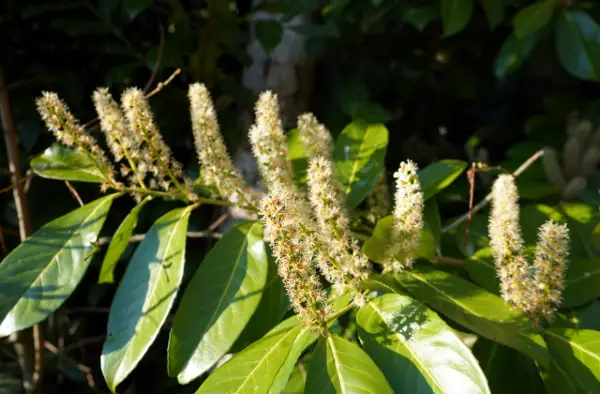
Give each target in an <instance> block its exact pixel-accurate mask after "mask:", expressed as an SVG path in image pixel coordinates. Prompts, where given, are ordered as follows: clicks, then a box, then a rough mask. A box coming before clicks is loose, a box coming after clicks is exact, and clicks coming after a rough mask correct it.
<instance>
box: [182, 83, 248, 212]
mask: <svg viewBox="0 0 600 394" xmlns="http://www.w3.org/2000/svg"><path fill="white" fill-rule="evenodd" d="M188 97H189V99H190V112H191V117H192V129H193V132H194V142H195V144H196V151H197V153H198V159H199V161H200V164H201V165H202V177H203V181H204V183H205V184H208V185H214V186H215V187H216V188H217V190H218V191H219V193H220V194H221V196H223V197H224V198H226V199H228V200H229V201H231V202H238V203H241V204H244V205H252V206H257V205H258V201H255V200H252V195H251V194H250V193H249V192H248V190H247V187H246V184H245V182H244V179H243V178H242V175H241V174H240V172H239V171H238V170H237V169H236V168H235V166H234V165H233V162H232V160H231V157H230V156H229V153H228V152H227V147H226V146H225V142H224V141H223V137H222V135H221V132H220V131H219V123H218V121H217V114H216V111H215V107H214V104H213V101H212V99H211V97H210V93H209V92H208V90H207V89H206V87H205V86H204V85H203V84H200V83H195V84H192V85H190V87H189V91H188ZM248 200H250V201H248Z"/></svg>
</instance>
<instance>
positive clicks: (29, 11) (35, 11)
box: [21, 2, 85, 19]
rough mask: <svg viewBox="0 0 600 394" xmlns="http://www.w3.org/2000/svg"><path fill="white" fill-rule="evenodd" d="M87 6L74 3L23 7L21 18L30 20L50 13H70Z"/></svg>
mask: <svg viewBox="0 0 600 394" xmlns="http://www.w3.org/2000/svg"><path fill="white" fill-rule="evenodd" d="M84 6H85V4H82V3H78V2H73V3H65V4H39V5H28V6H25V7H23V10H22V11H21V18H23V19H28V18H31V17H33V16H37V15H42V14H46V13H48V12H56V11H68V10H73V9H76V8H80V7H84Z"/></svg>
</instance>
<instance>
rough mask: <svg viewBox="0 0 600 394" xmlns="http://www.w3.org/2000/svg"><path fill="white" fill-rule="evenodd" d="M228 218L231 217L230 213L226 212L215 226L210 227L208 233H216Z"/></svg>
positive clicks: (215, 222)
mask: <svg viewBox="0 0 600 394" xmlns="http://www.w3.org/2000/svg"><path fill="white" fill-rule="evenodd" d="M228 217H229V212H225V213H224V214H222V215H221V216H220V217H219V218H218V219H217V220H215V221H214V223H213V224H211V225H210V226H208V228H207V229H206V231H210V232H212V231H215V230H216V229H217V227H219V226H220V225H221V223H223V222H224V221H225V220H226V219H227V218H228Z"/></svg>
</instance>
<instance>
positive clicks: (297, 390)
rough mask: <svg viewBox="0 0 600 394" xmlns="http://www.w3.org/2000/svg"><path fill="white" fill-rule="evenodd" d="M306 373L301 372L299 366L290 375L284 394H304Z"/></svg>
mask: <svg viewBox="0 0 600 394" xmlns="http://www.w3.org/2000/svg"><path fill="white" fill-rule="evenodd" d="M305 375H306V371H302V370H300V368H299V367H298V366H295V367H294V370H293V371H292V373H291V374H290V379H289V380H288V382H287V384H286V385H285V389H284V390H283V394H303V393H304V386H305V385H306V376H305Z"/></svg>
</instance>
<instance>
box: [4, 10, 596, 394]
mask: <svg viewBox="0 0 600 394" xmlns="http://www.w3.org/2000/svg"><path fill="white" fill-rule="evenodd" d="M255 3H256V2H254V3H253V2H252V1H250V0H239V1H237V2H236V1H225V0H206V1H203V0H189V1H185V0H98V1H92V0H83V1H73V0H57V1H47V0H46V1H44V0H27V1H16V0H5V1H3V2H2V3H1V4H0V31H1V37H2V45H1V49H2V50H1V51H0V66H1V67H2V70H3V74H4V79H5V83H6V88H7V89H8V95H9V99H10V106H11V111H12V114H13V116H14V119H15V124H16V131H17V133H18V138H19V149H20V153H21V159H22V166H23V169H24V170H27V169H28V167H29V164H28V163H29V160H30V159H31V158H33V157H35V156H36V155H39V154H41V153H42V152H43V151H44V150H45V149H46V148H47V147H48V146H49V145H50V144H51V143H52V142H53V137H52V136H51V134H50V133H49V132H47V131H46V130H45V129H44V128H43V126H42V123H41V121H40V118H39V116H38V114H37V112H36V109H35V105H34V98H35V97H37V96H38V95H39V94H40V92H41V91H42V90H52V91H56V92H58V93H59V95H60V96H61V97H62V98H63V99H64V100H65V101H66V102H67V103H68V104H69V106H70V107H71V109H72V110H73V112H74V113H75V114H76V115H77V116H78V117H79V118H80V119H81V120H82V122H84V123H85V122H88V121H92V120H93V118H94V116H95V115H94V112H93V107H92V103H91V100H90V94H91V92H92V91H93V90H94V89H95V88H96V87H98V86H107V87H109V88H110V89H111V91H112V92H113V93H115V94H119V93H120V92H121V91H122V90H123V89H124V88H126V87H128V86H132V85H135V86H138V87H142V88H143V87H145V88H147V89H152V88H153V87H154V86H155V85H156V83H158V82H159V81H163V80H165V79H166V78H167V77H168V76H169V75H171V73H172V72H173V71H174V70H175V69H181V74H180V75H178V76H177V77H176V78H175V79H174V80H173V82H171V83H170V84H168V85H167V86H166V87H165V88H164V89H162V91H161V92H160V93H159V94H157V95H156V96H154V97H153V98H152V101H151V103H152V106H153V109H154V111H155V114H156V119H157V122H158V124H159V126H160V128H161V130H162V133H163V135H164V136H165V139H166V141H167V143H168V144H169V145H170V146H171V147H172V149H173V151H174V154H175V156H176V157H177V158H178V159H179V160H181V161H182V162H183V163H187V165H188V171H189V174H190V176H192V177H196V176H197V173H198V165H197V160H196V156H195V152H194V148H193V143H192V135H191V132H190V124H189V113H188V102H187V98H186V90H187V85H188V84H189V83H191V82H193V81H201V82H203V83H205V84H206V85H207V86H208V87H209V89H210V90H211V92H212V94H213V98H214V100H215V102H216V104H217V108H218V110H219V119H220V122H221V127H222V132H223V134H224V135H225V138H226V141H227V143H228V145H229V146H230V149H231V151H232V152H234V151H235V150H236V149H237V148H238V147H239V146H241V145H242V144H243V141H244V139H245V135H246V132H247V130H245V129H244V128H243V127H241V126H240V122H239V119H240V117H241V114H243V113H244V112H247V111H249V110H251V109H252V105H253V103H254V99H255V93H254V92H252V91H251V90H250V89H248V87H247V86H246V85H245V84H244V83H243V81H242V73H243V70H244V69H245V68H247V67H249V66H250V65H251V62H252V58H251V56H249V54H248V52H247V50H246V48H247V45H248V41H249V40H250V39H251V38H250V37H251V36H252V35H251V34H250V32H251V30H252V29H254V36H252V37H256V39H257V40H258V41H259V42H260V44H261V46H262V47H263V48H264V50H265V51H266V52H271V51H272V50H274V49H275V48H276V47H277V45H278V44H279V42H280V40H281V38H282V35H283V32H284V29H291V30H293V31H294V32H295V33H297V34H299V35H301V36H303V37H304V38H305V41H304V46H305V51H306V53H307V55H308V56H309V58H310V60H311V62H312V63H311V64H312V66H311V67H310V70H309V72H308V73H309V74H310V75H309V76H307V77H306V79H304V80H303V84H302V86H300V87H299V89H305V90H307V91H308V92H309V93H308V103H309V104H308V108H309V109H310V110H311V111H312V112H314V113H315V114H316V115H317V117H318V118H319V119H320V120H321V121H322V122H324V123H325V124H326V125H327V126H328V127H329V129H330V130H331V131H332V133H333V134H334V135H336V134H338V133H339V132H340V131H341V130H342V129H343V128H344V126H346V125H347V124H348V123H349V122H351V121H353V120H362V121H365V122H368V123H384V124H385V125H386V126H387V128H388V129H389V131H390V143H389V149H388V154H387V157H386V162H387V167H388V169H389V173H391V171H393V170H394V169H395V168H396V166H397V164H398V162H399V161H400V160H403V159H406V158H411V159H413V160H415V161H417V163H419V164H421V165H425V164H428V163H430V162H433V161H435V160H439V159H447V158H459V159H463V160H469V161H485V162H488V163H489V164H490V165H491V166H498V165H499V166H502V167H503V168H505V169H507V170H514V169H515V168H517V167H518V165H519V164H521V163H522V162H523V161H524V160H526V159H527V158H528V157H529V156H531V155H532V154H533V153H534V152H535V151H537V150H539V149H541V148H544V147H546V146H552V147H554V148H555V149H557V151H558V152H562V146H563V145H564V143H565V141H566V139H567V137H568V135H567V131H566V129H567V126H568V121H569V119H570V117H571V119H572V118H573V117H574V116H579V118H578V119H587V120H589V121H590V122H592V125H596V124H600V119H598V115H599V114H600V112H599V111H598V110H599V104H600V103H599V102H598V100H597V98H598V97H599V93H600V89H599V85H598V83H597V82H598V81H600V4H598V3H597V2H596V1H591V0H590V1H576V0H540V1H530V0H289V1H280V2H278V1H273V2H266V3H262V4H255ZM265 14H268V15H271V16H272V17H269V18H265V19H261V18H260V17H258V15H265ZM300 14H308V15H310V19H307V22H302V23H298V24H295V25H291V26H290V21H293V20H295V19H294V18H295V17H296V16H297V15H300ZM273 16H274V17H273ZM308 21H309V22H308ZM574 114H575V115H574ZM577 114H578V115H577ZM0 145H1V146H0V152H1V153H0V188H1V189H3V191H4V192H3V193H2V194H0V226H1V227H0V228H1V232H0V234H1V235H2V238H1V241H2V242H1V243H2V250H0V253H1V254H2V255H3V256H4V255H6V254H7V252H8V251H9V250H10V249H11V248H13V247H14V246H15V245H17V244H18V242H19V237H18V230H17V227H18V223H17V216H16V211H15V206H14V201H13V196H12V194H11V193H8V192H6V191H5V190H4V189H5V188H10V177H9V175H10V173H9V172H8V163H7V158H6V154H5V152H6V148H5V146H4V141H1V142H0ZM596 173H597V171H596V172H595V173H594V174H592V175H590V176H589V179H588V180H587V184H586V186H585V188H584V190H583V191H581V194H580V197H581V199H582V200H583V201H585V202H586V203H587V204H590V205H593V206H597V205H598V204H599V203H600V201H599V199H598V197H597V196H598V193H597V190H598V189H599V188H600V179H598V176H597V174H596ZM489 181H490V178H489V177H486V174H485V173H482V174H481V176H480V177H478V178H477V182H476V189H475V190H476V199H477V198H478V197H482V196H483V195H485V194H486V193H487V191H488V189H489ZM26 186H27V190H28V192H27V197H28V201H29V205H30V211H31V216H32V221H33V226H34V228H38V227H39V226H41V225H42V224H44V223H46V222H48V221H49V220H51V219H53V218H56V217H58V216H60V215H62V214H64V213H66V212H68V211H70V210H72V209H74V208H76V207H77V202H76V201H75V199H74V198H73V197H72V195H71V193H70V192H69V190H68V188H67V187H66V186H65V184H64V183H62V182H56V181H51V180H45V179H42V178H37V177H33V178H31V179H30V180H28V181H27V184H26ZM76 186H77V191H78V192H79V194H80V195H81V197H82V199H83V200H84V201H91V200H92V199H93V198H95V197H96V196H98V195H99V190H97V187H96V186H94V185H89V184H77V185H76ZM519 187H520V191H521V193H522V197H523V198H524V200H525V202H531V203H532V205H531V206H532V208H530V210H533V211H536V208H535V207H539V206H540V205H535V204H545V203H547V204H555V203H556V202H557V201H560V200H561V199H562V197H561V194H560V190H558V189H557V188H556V187H555V186H553V185H552V184H550V183H549V182H548V181H547V180H546V176H545V174H544V171H543V167H542V164H541V163H540V162H538V163H536V164H535V165H534V166H532V167H531V168H530V169H529V170H528V171H527V172H526V173H525V174H524V176H522V177H521V178H519ZM468 198H469V186H468V183H467V179H466V177H464V179H461V180H459V181H458V182H456V183H455V184H453V185H452V186H451V187H450V188H449V189H448V190H447V191H446V192H445V193H443V194H442V195H440V197H439V199H438V201H439V202H440V210H441V213H442V217H443V218H449V217H452V216H454V215H458V214H461V213H463V212H465V210H466V207H467V202H468ZM128 204H129V205H128ZM152 204H153V205H152V209H150V210H148V213H147V214H146V215H144V216H143V217H141V218H140V223H139V226H138V231H140V232H143V230H144V229H147V228H148V227H149V226H150V224H151V223H153V222H154V220H155V219H157V218H158V217H159V216H160V215H161V214H162V213H164V212H166V209H167V208H166V203H161V202H153V203H152ZM132 206H133V202H127V201H120V202H119V203H118V204H115V208H116V209H115V210H114V211H115V212H116V213H115V214H113V215H111V217H109V219H108V221H107V225H106V226H105V230H104V231H105V232H106V233H107V234H112V231H114V229H115V228H116V226H118V224H119V222H120V220H121V219H122V218H123V217H124V215H125V214H126V213H127V212H129V210H130V209H131V207H132ZM119 207H120V208H119ZM203 209H204V210H203V211H202V215H196V216H195V217H193V220H192V222H191V224H190V229H191V230H192V231H194V230H202V229H205V228H206V227H207V226H208V225H210V224H211V223H212V222H213V221H214V220H215V219H216V218H217V217H219V216H220V213H219V212H213V210H211V209H209V208H203ZM542 210H543V209H542ZM538 211H539V209H538ZM584 211H585V212H584ZM595 211H596V209H595V208H594V210H593V211H592V210H590V209H588V210H585V209H583V211H582V210H579V211H578V212H579V214H574V215H573V216H574V217H575V216H577V215H579V216H577V217H578V218H580V219H581V217H582V216H581V215H584V216H586V215H587V216H586V218H584V219H581V220H585V224H586V226H592V227H593V225H594V220H595V219H593V216H594V214H593V212H595ZM536 212H537V211H536ZM581 212H584V213H581ZM478 223H480V224H481V223H483V225H478ZM532 226H533V225H532ZM532 228H536V227H532ZM485 231H486V229H485V220H484V219H482V218H478V217H475V218H474V220H473V230H472V234H474V235H473V236H472V241H471V242H473V243H477V242H478V234H482V236H484V235H483V234H484V233H485ZM210 242H211V241H210V240H198V241H194V242H190V243H189V246H188V252H187V253H188V261H190V262H191V264H187V266H186V267H187V268H186V271H189V273H188V276H187V278H188V279H189V274H191V273H192V272H194V271H195V269H196V267H197V264H198V263H199V262H200V261H201V260H202V256H203V255H204V254H205V252H206V251H207V250H208V249H209V247H210V245H211V244H210ZM481 246H483V245H481ZM131 249H132V250H133V247H132V248H131ZM132 250H131V251H132ZM131 251H129V255H127V254H126V255H125V256H124V257H123V259H124V260H125V259H128V258H129V257H130V254H131ZM96 260H98V261H96ZM99 261H100V259H98V258H96V259H95V260H94V262H93V263H92V264H93V265H92V269H91V271H92V273H91V274H88V275H86V278H85V279H84V281H83V282H82V284H81V285H80V286H79V287H78V290H77V291H76V292H75V294H74V295H73V296H72V297H71V298H70V299H69V301H68V302H67V303H66V305H65V306H64V307H63V308H62V309H61V311H60V312H59V313H57V314H56V315H55V316H53V317H52V318H51V319H50V321H49V324H48V327H47V335H46V337H47V340H48V341H49V342H50V343H54V344H57V343H60V344H62V345H61V346H62V347H61V349H62V350H61V352H59V355H58V356H57V355H54V356H52V355H51V356H49V357H48V358H47V360H46V364H47V366H46V379H45V382H46V386H45V387H44V392H45V393H52V392H66V391H65V390H68V392H74V393H77V392H81V393H84V392H90V391H100V392H102V391H106V390H105V388H104V387H103V385H104V383H103V382H102V379H101V377H100V378H99V379H98V376H100V375H99V374H98V359H99V353H100V349H101V344H102V340H103V335H104V333H105V327H106V316H107V308H108V306H109V305H110V300H111V299H112V296H113V294H114V291H115V287H116V286H115V285H114V284H103V285H99V284H97V283H96V279H97V276H95V275H97V271H98V270H99ZM119 269H120V271H118V272H117V275H121V274H122V270H123V268H122V267H120V268H119ZM94 270H95V271H94ZM167 326H168V325H167ZM166 339H167V337H166V336H162V337H161V338H159V340H158V341H157V345H155V346H154V353H155V355H156V357H152V352H151V353H150V356H149V357H146V358H145V359H144V362H143V363H142V364H141V365H140V368H138V369H137V370H136V372H135V373H134V375H133V376H132V377H131V378H130V385H129V386H128V387H130V388H131V391H127V392H128V393H133V392H138V393H140V392H149V393H150V392H152V393H161V392H169V393H187V392H193V390H194V389H195V388H196V385H191V386H193V387H190V388H188V387H179V386H178V385H177V383H176V382H175V381H174V380H173V379H168V378H167V377H166V373H164V371H165V370H166V369H165V365H164V354H163V352H162V351H161V350H160V349H164V346H165V342H166ZM11 349H12V348H11V347H5V346H3V347H0V371H2V372H1V374H0V393H4V392H6V393H9V392H18V391H19V387H20V386H19V385H18V384H16V385H15V380H14V378H11V376H18V373H19V369H18V365H17V363H16V361H15V357H14V355H13V354H12V353H11V352H12V350H11ZM75 360H77V361H75ZM87 365H89V366H90V367H89V368H91V370H86V369H84V368H83V367H85V368H88V367H87ZM90 371H91V372H90ZM154 371H161V372H160V373H155V372H154ZM90 376H94V377H96V383H94V382H91V381H90ZM98 382H99V383H98ZM94 387H95V388H94ZM128 390H129V389H128Z"/></svg>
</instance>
